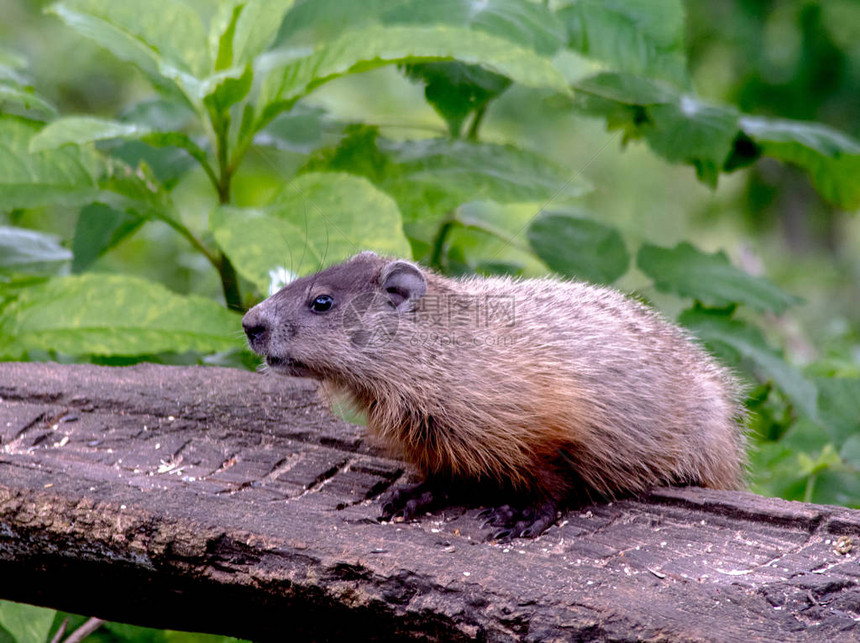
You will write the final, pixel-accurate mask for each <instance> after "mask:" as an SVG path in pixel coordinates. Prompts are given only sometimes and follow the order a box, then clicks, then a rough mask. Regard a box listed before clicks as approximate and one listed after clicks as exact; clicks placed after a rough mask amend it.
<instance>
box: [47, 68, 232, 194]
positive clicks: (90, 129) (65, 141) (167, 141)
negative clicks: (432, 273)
mask: <svg viewBox="0 0 860 643" xmlns="http://www.w3.org/2000/svg"><path fill="white" fill-rule="evenodd" d="M232 82H238V81H233V80H232V79H228V80H227V81H225V84H224V85H219V86H218V88H216V90H215V92H214V94H213V95H212V101H213V103H215V105H214V107H215V108H216V109H217V108H221V107H222V106H221V105H217V101H219V100H220V101H225V102H226V103H227V107H229V104H232V103H229V101H230V100H231V92H232V91H235V88H233V86H232ZM245 91H246V92H247V89H246V90H245ZM225 109H226V108H225ZM111 139H124V140H126V141H136V140H139V141H141V142H143V143H146V144H148V145H149V146H151V147H153V148H163V147H175V148H179V149H181V150H184V151H185V152H186V153H187V154H189V155H190V156H191V157H192V158H194V159H196V160H197V161H198V162H199V163H200V164H201V165H202V166H203V167H204V168H208V159H207V156H206V151H205V150H204V149H203V148H201V147H200V146H199V145H197V143H195V142H194V141H193V140H192V139H191V137H189V136H188V135H187V134H183V133H182V132H163V131H155V130H153V129H152V128H150V127H149V126H147V125H141V124H137V123H122V122H119V121H114V120H110V119H106V118H96V117H92V116H67V117H64V118H59V119H57V120H55V121H54V122H53V123H51V124H50V125H47V126H46V127H45V128H44V129H43V130H42V131H41V132H39V133H38V134H36V136H34V137H33V138H32V139H31V141H30V151H31V152H41V151H45V150H53V149H56V148H59V147H62V146H64V145H69V144H75V145H83V144H85V143H93V142H96V141H106V140H111ZM116 156H117V158H120V159H126V158H128V159H129V160H131V159H132V158H134V157H135V155H133V154H128V155H122V154H120V155H116ZM166 158H167V157H164V156H161V157H158V156H156V157H153V159H154V160H158V161H162V162H163V161H165V160H166ZM138 160H140V159H138ZM169 162H170V163H172V164H174V165H179V166H180V167H179V168H176V169H180V170H181V171H184V169H182V168H181V165H182V164H181V161H179V160H178V159H171V160H170V161H169ZM160 169H165V168H160ZM185 169H187V168H185ZM171 172H172V171H171V170H168V173H167V178H168V179H169V178H170V176H171Z"/></svg>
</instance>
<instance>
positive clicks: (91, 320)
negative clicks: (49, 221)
mask: <svg viewBox="0 0 860 643" xmlns="http://www.w3.org/2000/svg"><path fill="white" fill-rule="evenodd" d="M240 328H241V321H240V318H239V316H238V315H237V314H236V313H232V312H230V311H228V310H226V309H225V308H224V307H222V306H219V305H218V304H217V303H215V302H214V301H212V300H210V299H206V298H203V297H197V296H193V295H189V296H180V295H177V294H175V293H172V292H170V291H169V290H167V289H166V288H165V287H164V286H161V285H159V284H156V283H153V282H150V281H145V280H143V279H139V278H136V277H129V276H124V275H108V274H95V273H89V274H85V275H80V276H73V277H61V278H57V279H52V280H50V281H48V282H46V283H44V284H42V285H38V286H34V287H32V288H29V289H27V290H24V291H22V292H21V294H20V295H19V297H18V299H17V300H15V301H13V302H11V303H10V304H9V305H7V306H6V307H5V308H4V309H3V311H2V316H0V354H5V355H13V356H20V355H22V354H23V352H24V351H26V350H33V349H35V350H47V351H51V350H53V351H58V352H60V353H67V354H70V355H144V354H150V353H159V352H184V351H190V350H195V351H202V352H216V351H221V350H227V349H229V348H236V347H237V346H240V345H241V342H240V340H239V338H238V335H237V330H239V329H240Z"/></svg>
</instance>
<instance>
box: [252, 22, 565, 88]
mask: <svg viewBox="0 0 860 643" xmlns="http://www.w3.org/2000/svg"><path fill="white" fill-rule="evenodd" d="M286 53H287V54H288V58H287V60H286V62H285V63H284V64H283V67H282V69H280V70H279V71H277V72H272V73H271V74H270V75H269V77H268V79H267V81H266V83H264V86H263V90H262V95H261V99H260V100H261V103H262V104H269V103H277V102H290V101H294V100H296V99H298V98H300V97H302V96H305V95H307V94H308V93H310V92H311V91H313V89H315V88H316V87H318V86H320V85H322V84H323V83H326V82H328V81H330V80H333V79H335V78H338V77H340V76H344V75H346V74H352V73H358V72H364V71H369V70H371V69H375V68H377V67H381V66H384V65H390V64H404V63H419V62H433V61H445V60H459V61H460V62H464V63H468V64H473V65H480V66H481V67H483V68H484V69H487V70H488V71H492V72H495V73H497V74H500V75H502V76H507V77H508V78H510V79H511V80H513V81H514V82H518V83H520V84H522V85H524V86H526V87H532V88H538V89H550V90H554V91H556V92H559V93H561V94H567V93H569V90H568V88H567V82H566V81H565V79H564V77H563V76H562V75H561V73H559V72H558V71H557V70H556V69H555V67H553V66H552V64H551V63H550V61H549V60H547V59H546V58H542V57H541V56H539V55H537V54H535V53H533V52H532V51H529V50H528V49H524V48H521V47H518V46H516V45H513V44H512V43H511V42H510V41H508V40H505V39H503V38H499V37H497V36H491V35H489V34H486V33H481V32H477V31H472V30H469V29H464V28H458V27H447V26H441V27H432V28H430V27H401V26H393V27H383V26H379V25H369V26H367V27H365V28H362V29H357V30H354V31H349V32H347V33H344V34H343V35H342V36H340V37H339V38H336V39H335V40H333V41H331V42H326V43H323V44H321V45H320V46H318V47H317V48H316V49H315V50H314V51H313V53H311V54H309V55H305V56H301V57H299V58H297V59H296V58H295V54H296V52H295V50H289V51H287V52H286ZM276 54H277V52H273V57H274V58H276Z"/></svg>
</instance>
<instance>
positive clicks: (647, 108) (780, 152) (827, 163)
mask: <svg viewBox="0 0 860 643" xmlns="http://www.w3.org/2000/svg"><path fill="white" fill-rule="evenodd" d="M573 88H574V90H576V93H575V94H574V97H573V102H572V104H573V106H574V107H575V108H577V109H578V110H580V111H582V112H584V113H586V114H589V115H592V116H599V117H602V118H605V119H606V120H607V124H608V126H609V127H610V128H611V129H621V130H623V131H624V134H625V138H627V139H629V138H637V137H644V138H645V139H646V140H647V141H648V143H649V144H650V145H651V147H652V149H654V151H655V152H657V153H658V154H660V155H661V156H663V157H664V158H666V159H668V160H669V161H672V162H684V163H689V164H691V165H693V166H694V167H695V168H696V171H697V173H698V175H699V178H700V179H702V180H703V181H704V182H705V183H707V184H709V185H711V186H714V185H716V181H717V175H718V173H719V172H720V171H724V172H730V171H732V170H735V169H737V168H740V167H745V166H747V165H749V164H750V163H752V162H753V161H755V160H756V159H757V158H758V157H759V156H761V155H762V154H767V155H769V156H772V157H774V158H777V159H780V160H783V161H786V162H789V163H794V164H795V165H798V166H800V167H802V168H803V169H805V170H806V171H807V172H809V175H810V179H811V180H812V183H813V185H815V187H816V189H817V190H818V191H819V192H820V193H821V195H822V196H823V197H824V198H826V199H828V200H829V201H831V202H832V203H834V204H836V205H838V206H840V207H842V208H845V209H847V210H856V209H857V208H858V207H860V143H858V142H857V141H855V140H853V139H852V138H850V137H848V136H846V135H845V134H842V133H841V132H838V131H836V130H833V129H831V128H829V127H826V126H824V125H820V124H818V123H803V122H798V121H789V120H784V119H769V118H760V117H753V116H745V115H739V114H738V113H737V111H736V110H735V109H734V108H733V107H728V106H719V105H710V104H707V103H704V102H702V101H700V100H699V99H697V98H695V97H694V96H691V95H688V94H682V93H680V92H678V90H676V89H674V88H672V87H670V86H668V85H666V84H662V83H659V82H656V81H653V80H649V79H647V78H641V77H637V76H632V75H630V74H624V73H610V72H604V73H601V74H598V75H596V76H592V77H590V78H586V79H583V80H579V81H577V82H575V83H574V84H573Z"/></svg>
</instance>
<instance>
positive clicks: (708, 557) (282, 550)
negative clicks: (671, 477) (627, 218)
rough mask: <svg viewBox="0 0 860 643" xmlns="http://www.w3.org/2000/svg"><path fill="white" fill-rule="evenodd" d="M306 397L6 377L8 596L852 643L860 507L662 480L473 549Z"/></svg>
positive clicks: (1, 521)
mask: <svg viewBox="0 0 860 643" xmlns="http://www.w3.org/2000/svg"><path fill="white" fill-rule="evenodd" d="M404 469H405V467H404V465H403V464H402V463H399V462H396V461H393V460H390V459H387V458H385V457H382V456H381V455H380V454H379V453H378V452H377V451H376V450H374V449H373V448H372V446H370V445H369V444H368V443H367V442H366V441H365V440H364V439H363V431H362V429H361V427H356V426H353V425H351V424H348V423H345V422H343V421H340V420H338V419H336V418H334V417H333V416H332V415H331V413H330V412H329V411H328V409H327V408H326V407H325V406H324V405H322V404H321V403H320V402H318V401H317V397H316V395H315V388H314V385H313V384H312V383H310V382H307V381H304V380H298V379H286V378H276V377H274V376H264V375H261V374H253V373H246V372H242V371H237V370H229V369H220V368H185V367H182V368H180V367H166V366H153V365H140V366H134V367H128V368H107V367H97V366H89V365H76V366H69V365H56V364H35V363H2V364H0V579H2V582H0V598H3V599H10V600H16V601H24V602H30V603H35V604H39V605H46V606H51V607H56V608H59V609H63V610H67V611H72V612H78V613H84V614H88V615H95V616H100V617H104V618H109V619H113V620H120V621H126V622H132V623H138V624H142V625H148V626H152V627H169V628H173V629H187V630H199V631H207V632H214V633H223V634H230V635H233V636H239V637H242V638H248V639H255V640H264V641H265V640H285V639H286V638H291V640H293V639H295V640H301V639H307V640H334V639H342V640H357V639H366V638H374V637H375V638H378V639H380V640H397V639H409V638H413V639H414V638H421V639H429V640H433V639H436V640H445V641H448V640H472V639H478V640H488V641H508V640H531V641H550V640H565V641H566V640H577V639H589V640H590V639H612V640H643V639H648V640H651V639H657V640H670V641H682V640H683V641H687V640H707V641H739V640H743V641H747V640H760V641H795V640H796V641H821V640H833V641H840V640H846V641H847V640H855V641H856V640H858V639H860V623H858V619H860V586H858V583H860V564H858V559H860V556H858V554H860V511H854V510H849V509H844V508H839V507H828V506H818V505H809V504H802V503H795V502H787V501H783V500H777V499H769V498H763V497H760V496H756V495H754V494H750V493H733V492H717V491H708V490H702V489H661V490H656V491H654V492H653V493H652V494H651V495H649V496H648V497H646V498H641V499H629V500H623V501H620V502H615V503H611V504H600V505H594V506H591V507H587V508H583V509H580V510H576V511H571V512H568V513H567V514H566V515H565V516H564V517H563V519H562V520H561V522H560V524H559V525H557V526H554V527H552V528H550V529H549V530H548V531H547V532H546V533H545V534H544V535H542V536H541V537H539V538H536V539H534V540H517V541H514V542H513V543H512V544H507V545H503V544H496V543H486V542H483V538H484V536H485V535H486V532H485V531H484V530H482V528H481V521H480V519H479V518H478V517H477V516H476V514H477V513H478V509H475V508H469V509H466V508H452V509H448V510H444V511H441V512H439V513H437V514H435V515H432V516H426V517H424V518H422V519H421V520H420V521H418V522H415V523H408V524H406V523H379V522H378V521H377V520H376V517H377V515H378V513H379V503H378V497H379V495H380V494H382V493H383V492H385V491H386V490H387V489H388V488H389V487H390V486H391V485H392V484H399V483H400V482H402V481H403V479H404Z"/></svg>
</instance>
